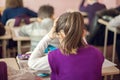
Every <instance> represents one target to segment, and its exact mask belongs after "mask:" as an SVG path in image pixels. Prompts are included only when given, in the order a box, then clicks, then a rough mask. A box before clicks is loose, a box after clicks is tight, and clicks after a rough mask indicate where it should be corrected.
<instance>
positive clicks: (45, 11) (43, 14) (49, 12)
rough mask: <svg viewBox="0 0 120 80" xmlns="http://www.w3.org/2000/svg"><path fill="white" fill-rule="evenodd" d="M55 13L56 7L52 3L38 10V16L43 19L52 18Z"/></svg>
mask: <svg viewBox="0 0 120 80" xmlns="http://www.w3.org/2000/svg"><path fill="white" fill-rule="evenodd" d="M53 14H54V8H53V7H52V6H50V5H43V6H41V7H40V8H39V10H38V17H39V18H41V19H44V18H51V17H52V16H53Z"/></svg>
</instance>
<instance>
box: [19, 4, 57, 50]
mask: <svg viewBox="0 0 120 80" xmlns="http://www.w3.org/2000/svg"><path fill="white" fill-rule="evenodd" d="M53 15H54V8H53V7H52V6H50V5H43V6H41V7H40V8H39V10H38V18H37V21H36V22H34V23H31V24H29V25H25V26H22V27H21V28H20V31H19V35H20V36H29V37H30V39H31V51H33V50H34V48H35V47H36V46H37V44H38V42H39V41H40V40H41V39H42V38H43V37H44V36H45V35H46V34H47V33H48V32H49V31H50V29H51V28H52V26H53V22H54V20H53ZM53 46H55V45H54V44H53Z"/></svg>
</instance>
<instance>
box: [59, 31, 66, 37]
mask: <svg viewBox="0 0 120 80" xmlns="http://www.w3.org/2000/svg"><path fill="white" fill-rule="evenodd" d="M59 34H60V36H61V38H64V37H65V33H64V31H63V30H61V31H60V33H59Z"/></svg>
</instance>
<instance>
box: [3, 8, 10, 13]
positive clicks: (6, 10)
mask: <svg viewBox="0 0 120 80" xmlns="http://www.w3.org/2000/svg"><path fill="white" fill-rule="evenodd" d="M11 10H12V8H6V9H5V10H4V12H8V11H11Z"/></svg>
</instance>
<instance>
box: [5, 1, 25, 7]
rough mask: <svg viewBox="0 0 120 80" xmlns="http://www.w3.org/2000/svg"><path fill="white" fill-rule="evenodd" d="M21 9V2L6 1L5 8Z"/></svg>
mask: <svg viewBox="0 0 120 80" xmlns="http://www.w3.org/2000/svg"><path fill="white" fill-rule="evenodd" d="M17 7H23V0H6V8H17Z"/></svg>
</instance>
